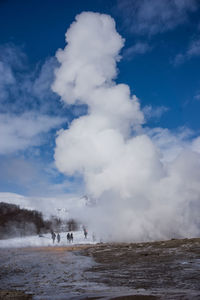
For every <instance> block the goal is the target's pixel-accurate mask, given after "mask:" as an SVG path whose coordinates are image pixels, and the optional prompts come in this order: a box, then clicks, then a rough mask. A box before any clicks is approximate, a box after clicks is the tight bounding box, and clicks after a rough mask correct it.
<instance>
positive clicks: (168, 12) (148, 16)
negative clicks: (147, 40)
mask: <svg viewBox="0 0 200 300" xmlns="http://www.w3.org/2000/svg"><path fill="white" fill-rule="evenodd" d="M197 8H198V1H197V0H162V1H160V0H135V1H132V0H124V1H118V13H119V14H122V15H123V21H124V24H125V26H126V27H127V29H128V30H130V31H131V32H132V33H134V34H136V35H149V36H152V35H155V34H157V33H161V32H165V31H168V30H172V29H174V28H175V27H177V26H178V25H180V24H183V23H185V22H187V20H188V14H189V13H191V12H194V11H196V10H197Z"/></svg>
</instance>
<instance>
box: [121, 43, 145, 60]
mask: <svg viewBox="0 0 200 300" xmlns="http://www.w3.org/2000/svg"><path fill="white" fill-rule="evenodd" d="M150 50H151V47H150V46H149V45H148V43H146V42H137V43H136V44H135V45H133V46H131V47H129V48H126V49H125V50H124V52H123V58H125V59H127V60H130V59H132V58H133V57H135V56H136V55H138V54H145V53H146V52H148V51H150Z"/></svg>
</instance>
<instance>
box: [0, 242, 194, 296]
mask: <svg viewBox="0 0 200 300" xmlns="http://www.w3.org/2000/svg"><path fill="white" fill-rule="evenodd" d="M199 274H200V239H195V240H191V241H190V240H186V241H184V240H183V241H182V242H180V241H168V242H156V243H144V244H97V245H77V246H72V245H71V246H68V247H55V246H54V247H35V248H31V247H29V248H12V249H11V248H7V249H6V248H4V249H0V289H2V290H6V289H13V290H23V291H25V292H26V293H31V294H33V299H40V300H45V299H48V300H49V299H89V298H90V299H97V297H99V298H100V299H114V298H115V297H120V296H124V295H127V296H128V295H138V297H139V295H140V296H141V295H143V299H146V297H149V299H173V300H174V299H181V300H182V299H189V300H190V299H200V280H199ZM132 297H133V296H132ZM134 297H135V296H134ZM154 297H155V298H154ZM127 299H129V298H127ZM130 299H131V298H130ZM132 299H142V298H132Z"/></svg>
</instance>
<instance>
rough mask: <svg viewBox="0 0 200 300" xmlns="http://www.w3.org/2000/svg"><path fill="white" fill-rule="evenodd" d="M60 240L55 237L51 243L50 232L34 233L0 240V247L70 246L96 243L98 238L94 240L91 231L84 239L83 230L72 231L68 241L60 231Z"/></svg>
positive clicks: (65, 235) (65, 234) (64, 233)
mask: <svg viewBox="0 0 200 300" xmlns="http://www.w3.org/2000/svg"><path fill="white" fill-rule="evenodd" d="M60 236H61V240H60V243H58V242H57V238H56V239H55V243H54V244H53V241H52V238H51V234H50V233H49V234H44V235H42V236H38V235H34V236H26V237H17V238H12V239H7V240H0V248H7V247H8V248H9V247H15V248H18V247H45V246H71V245H79V244H96V243H97V242H99V241H98V239H96V240H95V241H94V239H93V236H92V233H90V232H89V233H88V236H87V239H85V237H84V234H83V231H74V232H73V236H74V239H73V242H72V243H69V242H68V241H67V233H66V232H61V233H60Z"/></svg>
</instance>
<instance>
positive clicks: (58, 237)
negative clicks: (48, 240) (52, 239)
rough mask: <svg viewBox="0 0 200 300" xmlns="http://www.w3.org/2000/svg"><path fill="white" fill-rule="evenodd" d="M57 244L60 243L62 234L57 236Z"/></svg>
mask: <svg viewBox="0 0 200 300" xmlns="http://www.w3.org/2000/svg"><path fill="white" fill-rule="evenodd" d="M57 242H58V243H60V234H59V233H58V234H57Z"/></svg>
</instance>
